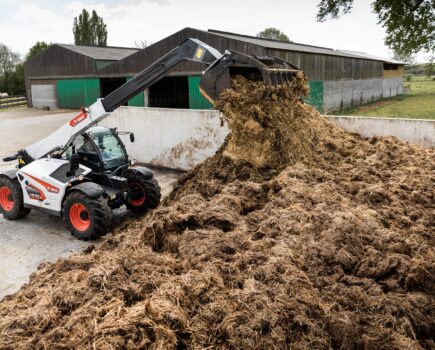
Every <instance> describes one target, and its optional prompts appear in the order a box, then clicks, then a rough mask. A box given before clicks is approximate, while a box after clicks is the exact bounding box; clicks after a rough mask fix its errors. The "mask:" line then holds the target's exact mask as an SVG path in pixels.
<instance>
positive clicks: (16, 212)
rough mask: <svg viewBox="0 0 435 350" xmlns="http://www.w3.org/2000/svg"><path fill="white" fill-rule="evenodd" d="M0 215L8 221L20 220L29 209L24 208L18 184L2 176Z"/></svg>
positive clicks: (0, 179) (0, 182)
mask: <svg viewBox="0 0 435 350" xmlns="http://www.w3.org/2000/svg"><path fill="white" fill-rule="evenodd" d="M0 213H1V214H3V216H4V217H5V219H8V220H17V219H21V218H23V217H25V216H26V215H28V214H29V213H30V209H27V208H24V200H23V191H22V190H21V186H20V184H18V183H17V182H16V181H13V180H12V179H10V178H8V177H4V176H1V177H0Z"/></svg>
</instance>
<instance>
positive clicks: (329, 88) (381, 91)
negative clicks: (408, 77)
mask: <svg viewBox="0 0 435 350" xmlns="http://www.w3.org/2000/svg"><path fill="white" fill-rule="evenodd" d="M402 93H403V79H402V78H375V79H363V80H338V81H325V82H324V83H323V111H324V112H325V113H328V112H331V111H337V110H341V109H343V108H350V107H354V106H359V105H360V104H362V103H368V102H372V101H376V100H379V99H381V98H384V97H391V96H396V95H398V94H402Z"/></svg>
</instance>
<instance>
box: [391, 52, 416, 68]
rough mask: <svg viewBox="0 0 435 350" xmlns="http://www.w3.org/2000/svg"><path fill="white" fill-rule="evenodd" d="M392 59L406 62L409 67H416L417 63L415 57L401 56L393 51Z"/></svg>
mask: <svg viewBox="0 0 435 350" xmlns="http://www.w3.org/2000/svg"><path fill="white" fill-rule="evenodd" d="M392 58H393V59H395V60H397V61H402V62H406V63H408V64H409V65H414V64H415V63H416V62H415V57H414V55H401V54H400V53H397V52H395V51H393V53H392Z"/></svg>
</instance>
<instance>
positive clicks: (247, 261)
mask: <svg viewBox="0 0 435 350" xmlns="http://www.w3.org/2000/svg"><path fill="white" fill-rule="evenodd" d="M303 83H304V79H303V77H301V76H299V77H298V79H297V80H296V81H295V82H293V83H292V84H291V85H289V86H286V87H284V88H273V89H268V88H265V86H264V85H263V84H261V83H252V82H248V81H245V80H243V79H238V80H237V81H235V82H234V87H233V89H232V90H228V91H226V92H225V93H224V94H223V96H222V97H221V99H220V101H219V102H218V108H219V109H221V110H222V111H223V112H224V114H225V117H226V118H227V120H228V123H229V125H230V127H231V130H232V134H231V135H230V136H229V137H228V138H227V140H226V142H225V144H224V145H223V146H222V147H221V149H220V150H219V151H218V152H217V154H216V155H215V156H213V157H211V158H209V159H207V160H206V161H205V162H204V163H202V164H201V165H199V166H197V167H196V168H195V169H193V170H192V171H191V172H189V173H187V174H185V175H183V176H182V177H181V178H180V180H179V182H178V184H177V186H176V188H175V189H174V191H173V192H172V193H171V195H170V196H169V198H167V199H166V200H165V201H164V203H163V204H162V205H161V206H160V207H159V208H158V209H156V210H154V211H153V212H152V213H150V214H149V215H147V216H145V217H144V218H143V220H137V221H129V222H127V223H125V224H124V225H123V226H122V227H121V228H119V229H117V230H116V232H115V233H113V234H111V235H109V236H108V237H107V239H106V240H105V241H104V242H103V244H102V245H101V246H99V247H98V248H96V249H88V250H87V251H86V252H84V253H83V254H78V255H74V256H71V257H69V258H67V259H60V260H58V261H57V262H56V263H54V264H48V263H47V264H44V265H41V266H40V268H39V269H38V271H37V272H35V273H34V274H33V275H32V277H31V281H30V283H29V284H27V285H25V286H24V287H23V288H22V289H21V290H20V291H19V292H18V293H16V294H15V295H12V296H9V297H6V298H5V299H4V300H3V301H2V302H1V303H0V348H1V349H18V348H29V349H30V348H32V349H33V348H41V349H42V348H46V349H57V348H78V349H84V348H95V349H137V348H145V349H146V348H149V349H204V348H207V349H228V348H229V349H252V348H256V349H271V348H277V349H290V348H291V349H413V350H415V349H435V340H434V334H435V300H434V295H435V250H434V246H435V244H434V240H435V236H434V231H435V230H434V229H435V208H434V202H435V198H434V183H435V172H434V170H435V169H434V168H435V164H434V159H435V151H434V149H430V148H423V147H418V146H413V145H410V144H407V143H404V142H400V141H398V140H397V139H394V138H371V139H368V140H367V139H363V138H361V137H359V136H358V135H355V134H350V133H347V132H345V131H343V130H342V129H340V128H338V127H337V126H335V125H333V124H332V123H330V122H328V121H326V120H325V119H323V118H322V117H321V116H320V115H319V114H318V113H317V112H316V111H315V110H314V109H313V108H311V107H309V106H307V105H305V104H304V103H303V102H301V101H300V100H299V98H298V96H299V95H300V94H302V93H304V89H305V88H304V84H303Z"/></svg>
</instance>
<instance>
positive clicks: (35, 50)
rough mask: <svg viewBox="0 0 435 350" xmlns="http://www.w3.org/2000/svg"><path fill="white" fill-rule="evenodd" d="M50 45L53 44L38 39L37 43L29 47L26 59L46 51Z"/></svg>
mask: <svg viewBox="0 0 435 350" xmlns="http://www.w3.org/2000/svg"><path fill="white" fill-rule="evenodd" d="M50 46H51V44H47V43H46V42H45V41H37V42H36V44H35V45H33V46H32V47H31V48H30V49H29V52H28V53H27V55H26V61H27V60H30V59H31V58H32V57H34V56H36V55H39V54H40V53H41V52H42V51H45V50H46V49H48V48H49V47H50Z"/></svg>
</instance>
